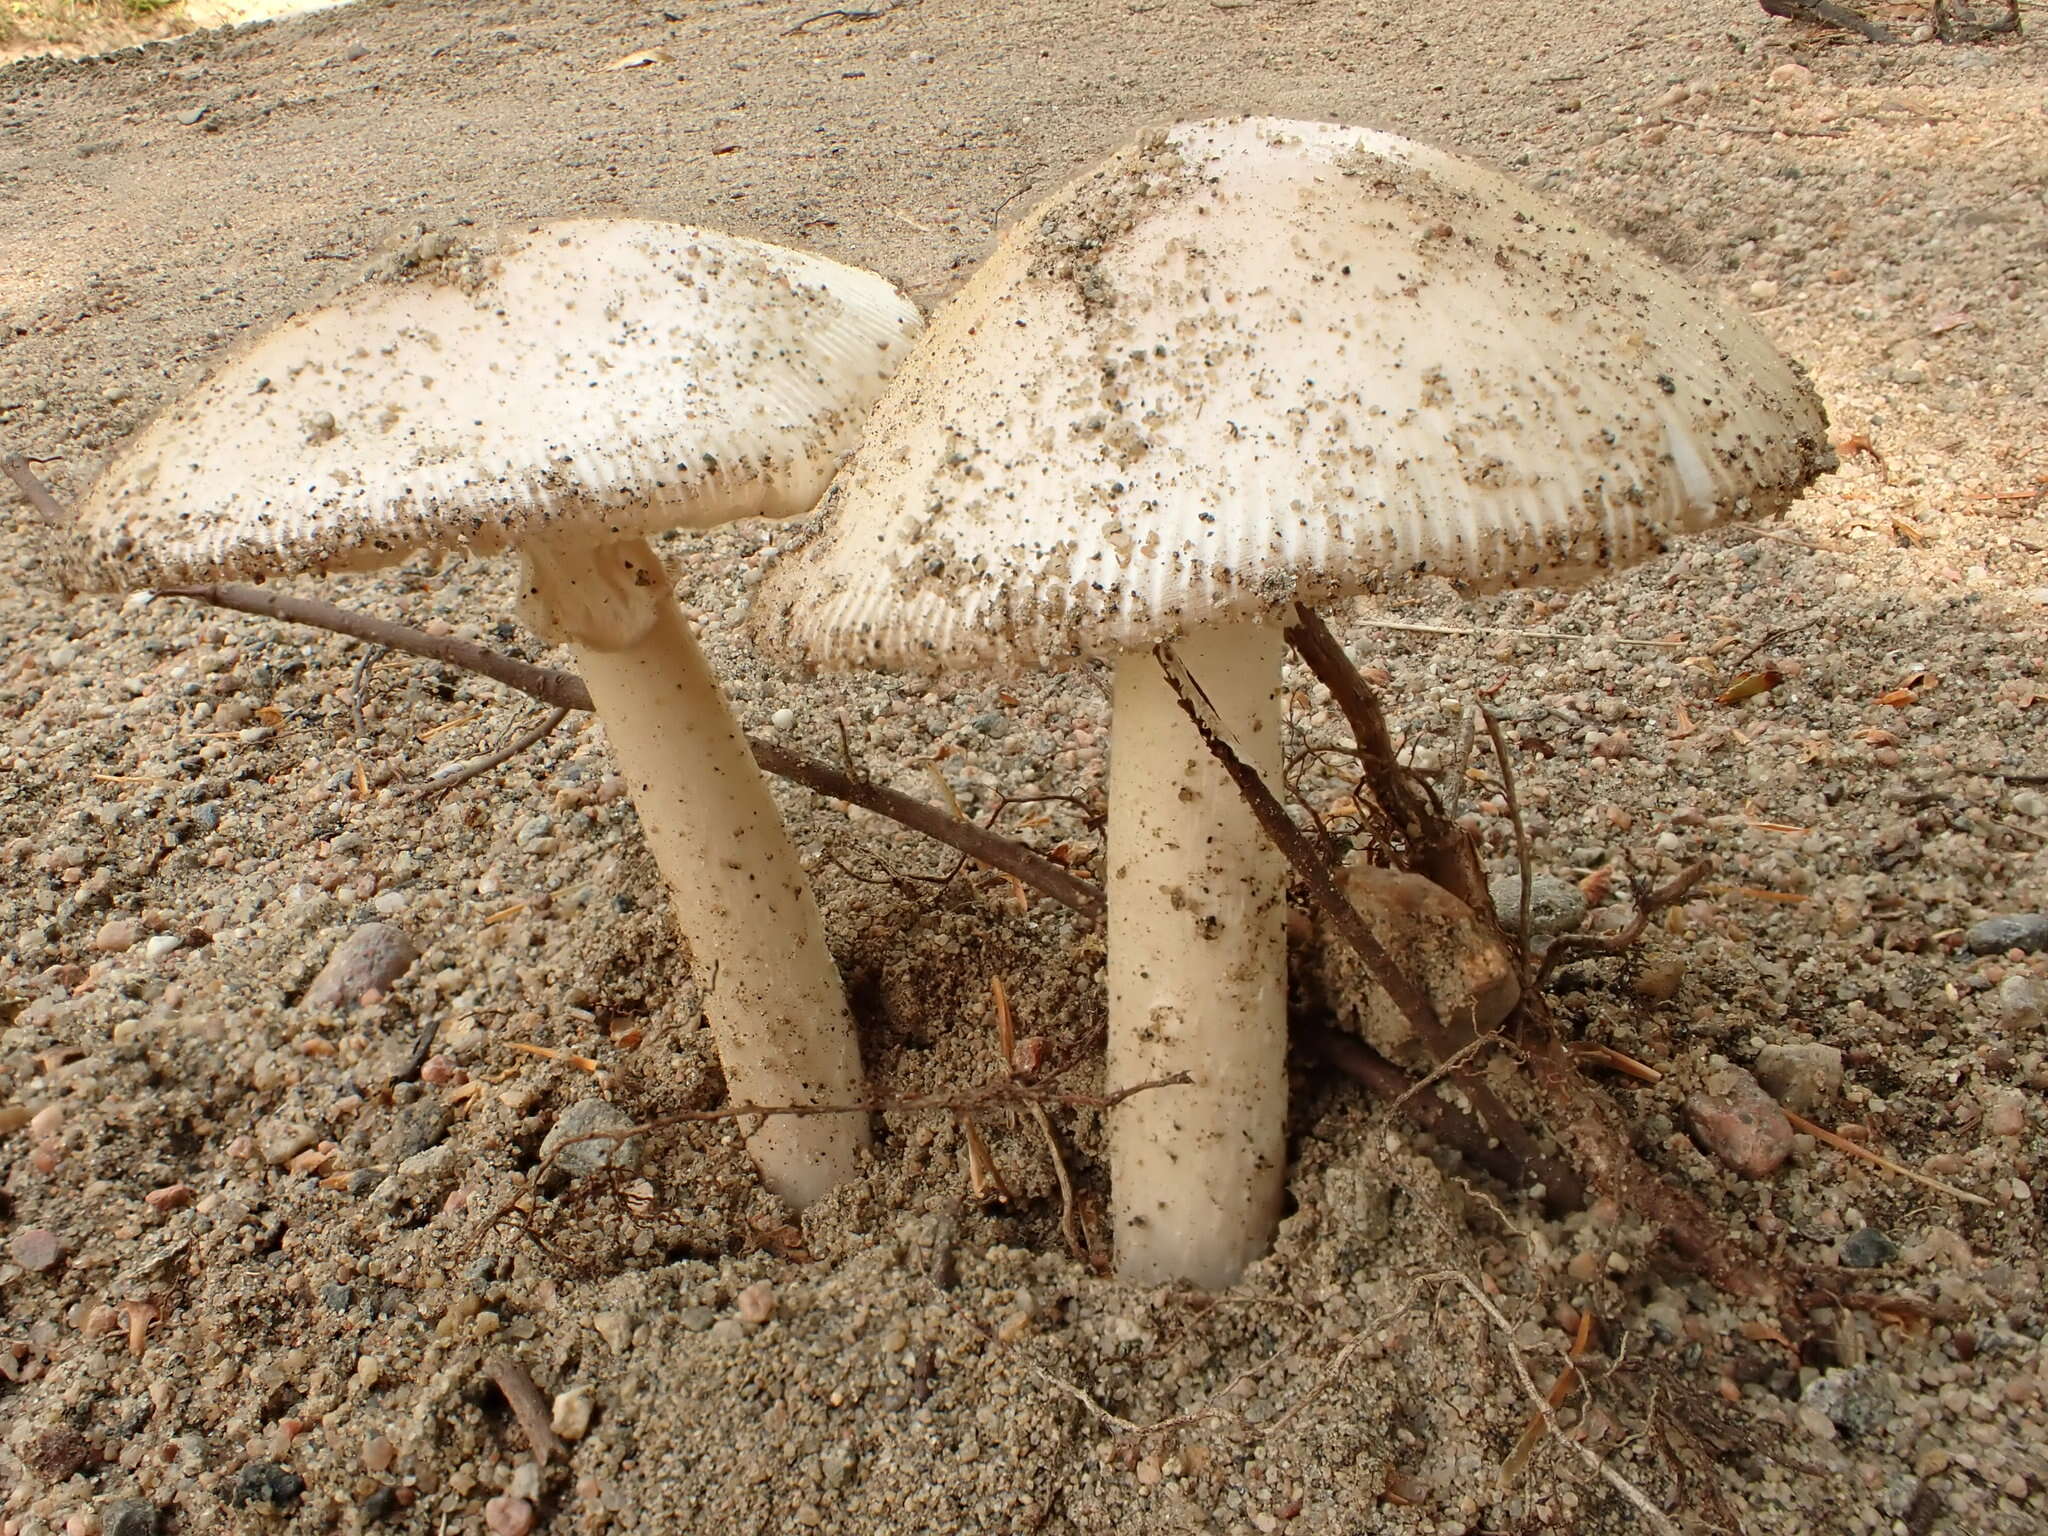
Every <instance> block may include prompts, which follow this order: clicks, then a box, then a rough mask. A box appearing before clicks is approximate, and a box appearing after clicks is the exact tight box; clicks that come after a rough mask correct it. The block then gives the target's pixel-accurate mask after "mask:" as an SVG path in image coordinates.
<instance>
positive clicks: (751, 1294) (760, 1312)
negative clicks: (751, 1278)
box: [732, 1280, 775, 1328]
mask: <svg viewBox="0 0 2048 1536" xmlns="http://www.w3.org/2000/svg"><path fill="white" fill-rule="evenodd" d="M732 1306H733V1310H734V1311H735V1312H737V1313H738V1314H739V1318H740V1321H741V1322H743V1323H747V1324H750V1325H752V1326H753V1327H756V1328H758V1327H760V1326H761V1324H763V1323H765V1322H767V1321H768V1319H769V1318H771V1317H773V1316H774V1315H775V1287H774V1286H772V1285H770V1284H769V1283H768V1282H767V1281H765V1280H757V1281H755V1282H754V1283H753V1284H752V1285H750V1286H748V1287H747V1288H746V1289H745V1290H743V1291H741V1292H740V1293H739V1295H737V1296H735V1297H734V1298H733V1302H732Z"/></svg>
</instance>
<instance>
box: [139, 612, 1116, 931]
mask: <svg viewBox="0 0 2048 1536" xmlns="http://www.w3.org/2000/svg"><path fill="white" fill-rule="evenodd" d="M157 594H158V595H159V596H161V597H183V598H189V599H191V600H192V601H194V602H200V603H210V604H212V605H213V606H214V607H216V608H231V609H233V610H234V611H236V612H237V613H251V614H256V615H258V616H259V617H262V618H271V619H282V620H284V621H286V622H287V623H292V624H307V625H310V626H312V627H313V628H315V629H325V630H329V631H332V632H333V633H335V634H338V635H347V636H348V637H349V638H351V639H354V640H366V641H368V642H370V643H371V644H373V645H384V646H389V647H390V648H391V649H392V650H394V651H405V652H407V653H409V654H411V655H414V656H424V657H426V658H427V659H428V660H430V661H440V662H446V663H447V664H448V665H450V666H455V667H461V668H463V669H464V670H465V671H469V672H476V673H480V674H481V675H482V676H484V677H488V678H490V679H491V680H492V681H493V682H498V683H503V684H504V685H505V686H506V687H507V688H513V689H516V690H518V691H519V692H520V693H524V694H528V695H530V696H532V697H533V698H536V699H539V700H540V701H541V702H542V703H543V704H551V705H553V706H554V707H555V708H557V709H576V710H587V709H589V708H590V693H589V690H587V689H586V688H585V687H584V686H583V680H582V679H581V678H579V677H577V676H576V675H575V674H574V673H573V672H562V671H557V670H555V669H554V668H551V667H537V666H534V665H533V664H531V663H530V662H524V661H520V660H518V659H517V658H516V657H512V656H507V655H505V654H503V653H502V652H499V651H494V650H491V649H490V648H489V647H487V646H481V645H478V644H476V643H475V642H474V641H470V640H464V639H462V638H460V637H459V636H456V635H430V634H427V633H425V632H424V631H422V630H417V629H412V628H410V627H408V626H406V625H404V624H398V623H394V622H393V621H392V620H390V619H379V618H374V617H372V616H371V615H369V614H367V613H355V612H353V611H351V610H349V609H347V608H340V607H336V606H335V605H334V604H333V603H326V602H321V601H320V600H319V599H317V598H311V597H293V596H291V595H290V594H288V593H284V592H271V591H267V590H265V589H263V588H261V587H240V586H225V585H223V586H198V587H159V588H158V589H157ZM747 748H748V750H749V751H751V752H752V753H753V754H754V761H755V762H757V763H759V764H760V765H761V769H762V771H763V772H764V773H772V774H774V775H775V776H776V777H777V778H782V779H788V780H789V781H790V782H791V783H792V784H801V785H802V786H803V787H804V788H805V789H808V790H810V791H812V792H813V793H814V794H820V795H826V796H829V797H830V798H832V799H835V800H844V801H846V802H847V803H848V804H850V805H857V806H860V807H861V808H862V809H863V810H868V811H873V812H874V813H875V814H876V815H878V816H886V817H887V818H888V819H889V820H891V821H894V822H897V823H900V824H901V825H903V826H906V827H908V828H910V829H911V830H912V831H913V832H921V833H923V834H924V835H925V836H926V837H929V838H931V839H933V840H934V841H935V842H941V843H944V844H946V845H947V846H948V847H951V848H956V849H958V850H959V851H960V852H962V853H964V854H966V855H967V856H968V857H969V858H971V859H975V860H977V861H979V862H980V863H983V864H986V865H988V866H989V867H990V868H992V869H999V870H1001V871H1002V872H1003V873H1004V874H1007V875H1014V876H1016V877H1017V878H1018V879H1019V880H1021V881H1023V882H1024V883H1025V884H1026V885H1028V886H1030V887H1031V888H1032V889H1033V890H1035V891H1037V892H1039V894H1041V895H1044V896H1050V897H1051V898H1052V899H1053V900H1054V901H1057V902H1059V903H1061V904H1062V905H1063V906H1068V907H1071V908H1073V909H1074V910H1075V911H1076V912H1079V913H1080V914H1081V915H1082V916H1083V917H1086V918H1089V919H1091V920H1092V921H1095V922H1100V921H1101V920H1102V914H1103V910H1104V906H1103V896H1102V890H1101V888H1100V887H1099V886H1096V885H1094V884H1091V883H1090V882H1089V881H1086V880H1081V879H1078V878H1076V877H1075V876H1074V875H1072V874H1070V873H1068V872H1067V871H1066V870H1064V869H1062V868H1061V867H1060V866H1059V865H1057V864H1055V863H1053V861H1052V860H1050V859H1048V858H1045V857H1043V856H1042V855H1040V854H1036V853H1033V852H1032V851H1031V850H1030V849H1029V848H1026V847H1025V846H1024V845H1023V844H1021V843H1016V842H1012V841H1011V840H1010V839H1009V838H1006V837H999V836H998V835H997V834H995V833H994V832H991V831H989V830H988V828H986V827H984V826H982V825H980V824H979V823H977V822H972V821H965V820H962V819H960V818H959V817H956V816H954V815H953V814H952V813H951V812H950V811H949V810H946V809H944V808H942V807H940V806H936V805H929V804H927V803H925V802H924V801H922V800H919V799H916V798H915V797H914V796H911V795H906V794H903V793H901V792H899V791H897V790H893V789H888V788H885V787H884V786H882V785H880V784H876V783H873V782H871V781H869V780H867V779H863V778H858V777H855V776H854V775H853V774H850V773H842V772H841V771H840V770H839V769H837V768H834V767H833V766H832V765H831V764H830V763H827V762H824V761H822V760H821V759H819V758H815V757H809V756H806V755H805V754H804V753H802V752H793V751H791V750H790V749H789V748H788V747H784V746H778V745H777V744H776V743H774V742H772V741H761V740H759V739H757V738H754V737H749V738H748V739H747Z"/></svg>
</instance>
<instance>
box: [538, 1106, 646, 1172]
mask: <svg viewBox="0 0 2048 1536" xmlns="http://www.w3.org/2000/svg"><path fill="white" fill-rule="evenodd" d="M632 1128H633V1117H632V1116H631V1115H629V1114H627V1113H626V1112H625V1111H624V1110H622V1109H620V1108H619V1107H618V1106H617V1105H616V1104H611V1103H608V1102H606V1101H605V1100H603V1099H581V1100H578V1101H577V1102H576V1103H574V1104H571V1105H570V1106H569V1107H568V1108H567V1109H565V1110H563V1111H562V1113H561V1114H560V1115H558V1116H556V1118H555V1123H554V1125H553V1127H552V1128H550V1129H549V1131H548V1134H547V1137H546V1139H545V1140H543V1141H542V1142H541V1144H540V1156H541V1161H542V1162H544V1163H545V1162H550V1161H552V1162H553V1163H554V1165H555V1166H556V1167H557V1168H560V1169H561V1170H562V1171H563V1172H564V1173H567V1174H570V1175H572V1176H575V1177H581V1176H583V1175H585V1174H591V1173H596V1172H597V1171H598V1170H599V1169H600V1168H632V1167H635V1166H637V1165H638V1164H639V1162H640V1140H639V1138H638V1137H635V1136H629V1137H627V1138H625V1139H624V1140H622V1141H579V1140H578V1139H577V1138H578V1137H582V1136H594V1135H602V1134H605V1133H609V1132H614V1131H630V1130H631V1129H632Z"/></svg>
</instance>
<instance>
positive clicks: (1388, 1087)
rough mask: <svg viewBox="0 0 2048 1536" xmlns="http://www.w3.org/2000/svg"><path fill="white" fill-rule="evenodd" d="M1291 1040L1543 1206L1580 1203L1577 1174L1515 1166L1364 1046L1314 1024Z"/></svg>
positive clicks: (1549, 1161)
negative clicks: (1526, 1187)
mask: <svg viewBox="0 0 2048 1536" xmlns="http://www.w3.org/2000/svg"><path fill="white" fill-rule="evenodd" d="M1294 1035H1295V1038H1296V1039H1298V1040H1300V1041H1302V1042H1303V1043H1305V1044H1306V1045H1307V1046H1308V1047H1309V1048H1310V1049H1311V1050H1313V1051H1316V1052H1317V1053H1319V1054H1320V1055H1321V1056H1322V1058H1323V1059H1324V1060H1325V1061H1327V1062H1328V1063H1329V1064H1330V1065H1331V1066H1333V1067H1335V1068H1336V1069H1337V1070H1338V1071H1339V1072H1342V1073H1343V1074H1344V1075H1345V1076H1346V1077H1348V1078H1351V1079H1352V1080H1353V1081H1354V1082H1357V1083H1359V1084H1361V1085H1363V1087H1364V1088H1365V1090H1366V1092H1368V1093H1370V1094H1371V1095H1372V1096H1373V1097H1374V1098H1376V1099H1378V1100H1380V1102H1382V1103H1383V1104H1386V1105H1387V1106H1388V1107H1389V1108H1391V1109H1393V1110H1395V1111H1396V1112H1398V1113H1399V1114H1401V1115H1403V1116H1405V1117H1406V1118H1408V1119H1409V1120H1412V1121H1413V1122H1414V1123H1415V1124H1416V1125H1417V1126H1419V1127H1421V1128H1422V1129H1423V1130H1425V1131H1427V1132H1428V1133H1429V1134H1430V1135H1432V1136H1434V1137H1436V1138H1437V1140H1439V1141H1441V1142H1444V1143H1445V1144H1446V1145H1448V1146H1451V1147H1453V1148H1455V1149H1456V1150H1457V1152H1458V1153H1459V1155H1460V1156H1462V1157H1463V1158H1464V1159H1465V1160H1466V1161H1467V1162H1469V1163H1472V1164H1474V1165H1475V1166H1477V1167H1480V1168H1484V1169H1485V1170H1486V1171H1487V1172H1488V1173H1490V1174H1492V1175H1493V1176H1494V1177H1495V1178H1496V1179H1499V1180H1500V1181H1501V1183H1503V1184H1506V1185H1509V1186H1511V1187H1513V1186H1515V1185H1517V1184H1519V1183H1520V1182H1521V1181H1523V1180H1528V1181H1530V1182H1533V1183H1540V1184H1541V1185H1542V1186H1543V1200H1544V1203H1545V1204H1546V1205H1548V1206H1550V1207H1552V1208H1553V1209H1555V1210H1573V1209H1576V1208H1577V1207H1578V1206H1580V1205H1581V1204H1583V1203H1584V1200H1585V1188H1584V1186H1583V1185H1582V1184H1581V1182H1580V1180H1579V1178H1578V1175H1577V1174H1575V1173H1573V1172H1572V1171H1571V1170H1569V1169H1567V1168H1566V1167H1564V1166H1563V1165H1562V1164H1560V1163H1559V1162H1558V1161H1557V1160H1556V1159H1555V1158H1550V1157H1546V1158H1544V1159H1542V1160H1541V1161H1540V1162H1539V1163H1538V1164H1537V1165H1536V1166H1534V1167H1531V1168H1523V1167H1520V1166H1518V1165H1517V1163H1516V1161H1515V1159H1514V1157H1513V1156H1512V1155H1511V1154H1510V1153H1509V1152H1508V1150H1507V1149H1506V1148H1505V1147H1503V1146H1502V1145H1501V1144H1500V1143H1499V1142H1497V1141H1495V1140H1494V1139H1493V1138H1492V1137H1491V1136H1489V1135H1487V1133H1486V1127H1485V1126H1483V1125H1481V1124H1480V1123H1479V1122H1478V1121H1477V1120H1475V1119H1473V1118H1472V1116H1470V1115H1468V1114H1466V1113H1465V1111H1464V1110H1462V1109H1460V1108H1458V1106H1457V1105H1455V1104H1452V1103H1450V1102H1448V1101H1447V1100H1445V1099H1444V1098H1442V1097H1441V1096H1439V1095H1437V1094H1423V1093H1417V1092H1416V1091H1415V1090H1416V1088H1417V1087H1418V1086H1420V1085H1419V1084H1417V1083H1416V1082H1415V1080H1414V1079H1412V1078H1411V1077H1409V1076H1408V1074H1407V1073H1405V1072H1403V1071H1402V1070H1401V1069H1400V1068H1399V1067H1397V1066H1395V1065H1394V1064H1393V1063H1392V1062H1390V1061H1388V1060H1387V1059H1386V1058H1385V1057H1383V1056H1381V1055H1380V1054H1379V1053H1378V1052H1377V1051H1375V1050H1373V1049H1372V1048H1371V1047H1370V1046H1368V1045H1366V1044H1365V1043H1364V1042H1362V1041H1359V1040H1354V1039H1353V1038H1352V1037H1351V1036H1349V1035H1344V1034H1339V1033H1338V1032H1337V1031H1336V1030H1333V1029H1327V1028H1324V1027H1323V1026H1321V1025H1316V1024H1296V1025H1295V1026H1294Z"/></svg>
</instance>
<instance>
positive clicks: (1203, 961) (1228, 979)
mask: <svg viewBox="0 0 2048 1536" xmlns="http://www.w3.org/2000/svg"><path fill="white" fill-rule="evenodd" d="M1176 649H1177V651H1178V652H1179V654H1180V656H1181V659H1182V660H1183V661H1185V662H1186V663H1187V666H1188V668H1189V670H1190V672H1191V673H1192V674H1193V675H1194V677H1195V678H1196V679H1197V680H1198V681H1199V682H1200V683H1201V686H1202V689H1203V691H1204V692H1206V693H1207V694H1208V696H1209V698H1210V700H1211V701H1212V702H1213V703H1214V704H1215V705H1216V708H1217V710H1218V712H1219V714H1220V715H1221V718H1222V720H1223V721H1224V723H1225V725H1226V727H1227V728H1228V729H1229V731H1230V733H1231V735H1232V736H1233V738H1234V744H1235V746H1236V748H1237V751H1238V753H1239V755H1240V756H1241V757H1242V758H1243V759H1244V760H1245V761H1246V762H1247V763H1249V764H1251V765H1252V766H1253V767H1255V768H1257V769H1258V770H1259V771H1260V772H1261V773H1262V774H1265V775H1266V776H1267V777H1269V778H1277V776H1278V775H1279V772H1280V767H1281V762H1280V704H1279V687H1280V658H1281V653H1282V640H1281V635H1280V631H1279V630H1278V629H1277V628H1269V627H1267V626H1263V625H1257V624H1236V625H1218V626H1214V627H1211V628H1206V629H1202V630H1198V631H1196V632H1195V633H1194V634H1192V635H1189V636H1187V637H1186V638H1184V639H1182V640H1179V641H1177V642H1176ZM1113 720H1114V728H1115V740H1114V745H1113V747H1112V754H1111V761H1110V785H1109V923H1108V941H1109V1086H1110V1088H1111V1089H1113V1090H1114V1089H1116V1088H1120V1087H1123V1086H1125V1085H1128V1084H1131V1083H1137V1082H1143V1081H1146V1080H1147V1079H1150V1078H1156V1077H1164V1076H1168V1075H1170V1074H1172V1073H1175V1072H1186V1073H1188V1074H1190V1075H1191V1076H1192V1077H1193V1079H1194V1081H1193V1082H1192V1083H1191V1084H1189V1085H1187V1086H1184V1087H1171V1088H1159V1089H1155V1090H1153V1091H1151V1092H1148V1093H1141V1094H1136V1095H1134V1096H1133V1097H1131V1098H1130V1099H1127V1100H1126V1101H1124V1102H1123V1103H1122V1104H1119V1105H1118V1106H1117V1107H1116V1108H1115V1110H1114V1111H1112V1114H1111V1121H1110V1183H1111V1200H1112V1210H1113V1215H1114V1221H1115V1231H1116V1263H1117V1269H1118V1272H1119V1273H1121V1274H1122V1275H1123V1276H1124V1277H1125V1278H1127V1279H1131V1280H1135V1281H1138V1282H1139V1283H1141V1284H1152V1283H1156V1282H1159V1281H1164V1280H1173V1279H1183V1280H1191V1281H1193V1282H1194V1283H1195V1284H1197V1285H1200V1286H1203V1287H1205V1288H1207V1289H1211V1290H1214V1289H1220V1288H1221V1287H1224V1286H1227V1285H1230V1284H1231V1283H1232V1282H1234V1281H1235V1280H1236V1279H1237V1277H1238V1275H1239V1274H1240V1273H1241V1272H1242V1271H1243V1269H1244V1267H1245V1265H1247V1264H1249V1263H1250V1262H1251V1261H1252V1260H1253V1259H1255V1258H1257V1257H1259V1255H1261V1254H1262V1253H1264V1252H1265V1251H1266V1249H1267V1247H1268V1245H1269V1244H1270V1243H1271V1242H1272V1238H1273V1229H1274V1227H1275V1225H1276V1224H1277V1223H1278V1221H1279V1217H1280V1195H1281V1179H1282V1176H1283V1174H1284V1173H1285V1170H1286V1149H1285V1145H1284V1133H1285V1124H1286V1106H1287V1070H1286V1057H1287V974H1286V963H1287V953H1286V936H1285V928H1284V922H1285V915H1286V908H1285V902H1286V862H1285V860H1284V859H1283V858H1282V857H1281V855H1280V853H1279V851H1278V850H1277V849H1275V848H1274V847H1273V845H1272V844H1271V843H1270V842H1269V841H1268V840H1267V838H1266V837H1265V835H1264V834H1263V833H1262V832H1261V831H1260V830H1259V825H1258V823H1257V821H1256V820H1255V819H1254V818H1253V816H1252V813H1251V810H1250V808H1249V807H1247V806H1246V805H1245V803H1244V800H1243V798H1242V797H1241V796H1240V795H1239V794H1238V792H1237V789H1236V787H1235V786H1234V785H1233V784H1232V783H1231V782H1230V779H1229V778H1228V776H1227V775H1226V774H1225V773H1224V772H1223V770H1222V768H1221V767H1219V766H1218V764H1217V763H1216V760H1215V759H1214V758H1213V757H1212V756H1211V755H1210V753H1209V749H1208V748H1207V747H1206V746H1205V745H1204V744H1203V742H1202V738H1201V736H1200V735H1199V734H1198V733H1197V732H1196V730H1195V728H1194V726H1193V725H1192V724H1191V723H1190V722H1189V720H1188V718H1187V716H1186V715H1185V714H1183V713H1182V712H1181V708H1180V703H1179V700H1178V699H1177V698H1176V697H1175V695H1174V691H1173V689H1172V687H1171V685H1170V684H1168V683H1167V681H1166V679H1165V677H1164V676H1163V675H1162V673H1161V671H1160V669H1159V665H1158V663H1157V661H1155V660H1154V658H1153V657H1152V656H1151V655H1150V654H1149V653H1148V652H1145V651H1131V652H1126V653H1124V654H1123V655H1122V656H1120V657H1119V658H1118V659H1117V663H1116V693H1115V699H1114V702H1113Z"/></svg>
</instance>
